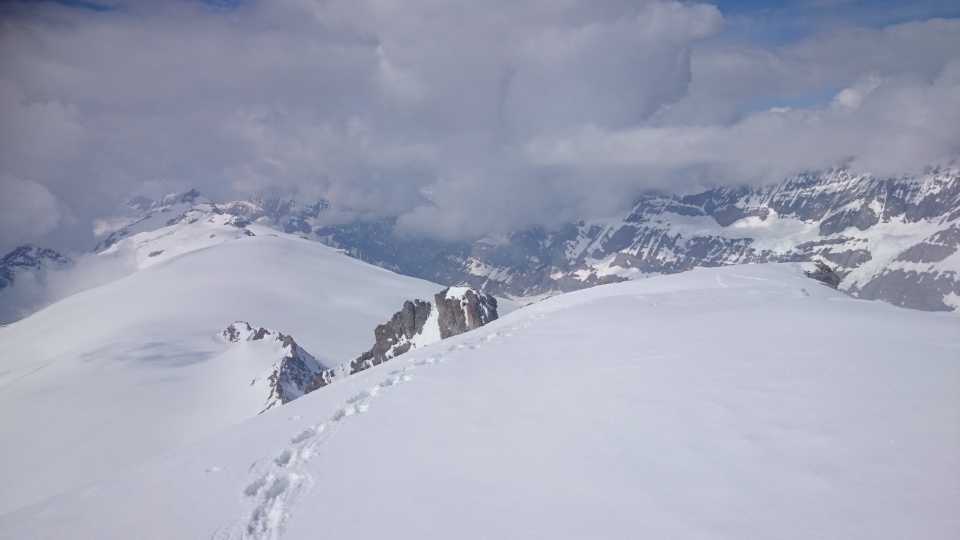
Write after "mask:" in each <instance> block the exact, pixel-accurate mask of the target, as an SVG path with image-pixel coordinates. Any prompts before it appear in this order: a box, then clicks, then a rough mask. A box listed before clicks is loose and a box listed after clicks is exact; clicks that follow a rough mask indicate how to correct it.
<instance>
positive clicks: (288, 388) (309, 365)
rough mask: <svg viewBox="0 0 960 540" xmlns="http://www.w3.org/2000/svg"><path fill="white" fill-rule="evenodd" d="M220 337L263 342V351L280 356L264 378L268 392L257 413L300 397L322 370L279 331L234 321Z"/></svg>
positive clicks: (258, 379)
mask: <svg viewBox="0 0 960 540" xmlns="http://www.w3.org/2000/svg"><path fill="white" fill-rule="evenodd" d="M220 335H221V336H222V337H223V338H224V339H225V340H227V341H229V342H231V343H242V342H249V341H261V340H262V341H263V344H262V346H263V348H265V349H266V351H264V352H266V353H268V354H270V353H272V354H273V355H275V356H276V355H277V354H278V353H279V354H280V355H282V357H281V358H280V360H278V361H277V362H276V363H275V364H274V365H273V367H272V368H271V370H270V374H269V375H268V376H267V377H266V379H265V381H266V383H267V387H268V388H269V392H270V393H269V395H268V396H267V398H266V402H265V403H264V406H263V410H261V411H260V412H263V411H266V410H268V409H271V408H273V407H275V406H277V405H283V404H284V403H288V402H290V401H293V400H295V399H297V398H298V397H300V396H302V395H303V394H304V393H305V390H306V387H307V385H308V384H310V382H311V381H313V379H314V377H316V375H317V373H319V372H320V371H322V370H323V369H324V366H323V365H322V364H320V362H317V359H316V358H314V357H313V356H312V355H310V353H308V352H307V351H305V350H303V348H302V347H300V346H299V345H297V342H296V341H294V340H293V337H292V336H285V335H283V334H281V333H280V332H273V331H270V330H267V329H266V328H253V327H252V326H250V323H247V322H244V321H237V322H235V323H233V324H231V325H230V326H228V327H227V328H226V329H225V330H223V332H220ZM278 343H279V345H278ZM261 380H263V379H262V378H261V377H258V378H256V379H254V380H253V382H252V383H251V384H250V385H251V386H257V385H258V383H260V382H261Z"/></svg>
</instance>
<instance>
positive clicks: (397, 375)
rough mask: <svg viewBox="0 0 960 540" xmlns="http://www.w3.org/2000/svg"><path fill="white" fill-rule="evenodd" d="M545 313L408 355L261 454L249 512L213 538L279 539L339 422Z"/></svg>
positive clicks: (245, 497)
mask: <svg viewBox="0 0 960 540" xmlns="http://www.w3.org/2000/svg"><path fill="white" fill-rule="evenodd" d="M544 317H545V315H544V314H538V315H533V316H531V317H528V318H526V319H523V320H522V321H519V322H517V323H516V324H514V325H513V326H510V327H507V328H505V329H503V330H499V331H496V332H492V333H488V334H484V335H482V336H479V337H476V338H474V339H472V340H469V341H466V342H463V343H458V344H456V345H451V346H449V347H447V348H446V350H444V351H443V352H441V353H440V354H437V355H434V356H430V357H428V358H424V359H419V360H418V359H416V358H411V359H409V360H407V362H408V364H409V365H407V366H404V367H402V368H400V369H396V370H393V371H390V372H388V373H387V378H386V379H383V380H382V381H381V382H380V383H378V384H376V385H374V386H370V387H368V388H367V389H366V390H363V391H362V392H360V393H358V394H357V395H355V396H353V397H351V398H350V399H347V400H346V401H345V402H344V403H343V405H341V406H340V407H338V408H337V410H336V411H335V412H334V413H333V415H332V416H330V417H329V418H328V419H326V420H324V421H322V422H319V423H317V424H314V425H313V426H311V427H309V428H307V429H304V430H302V431H300V432H299V433H297V434H295V435H293V436H292V437H291V438H290V439H289V442H288V443H287V445H286V446H285V447H284V448H283V449H282V450H280V451H279V452H276V453H273V454H271V455H269V456H266V457H264V458H261V459H259V460H257V461H255V462H254V463H253V464H252V465H251V466H250V477H251V480H250V481H249V482H248V483H247V486H246V488H244V490H243V491H242V492H241V495H240V498H241V500H242V501H243V503H244V505H245V506H246V507H247V511H246V512H245V514H244V516H243V517H241V518H240V519H238V520H237V521H236V522H234V523H233V524H231V525H228V526H226V527H222V528H220V529H219V530H218V531H217V532H216V533H214V535H213V537H212V540H279V539H280V538H282V536H283V531H284V527H283V524H284V522H285V521H286V520H287V519H288V518H290V517H291V515H292V514H291V509H292V507H293V506H294V505H295V504H296V502H297V501H298V500H299V499H300V497H301V496H303V495H304V494H306V493H307V492H309V491H310V489H311V488H312V487H313V478H312V477H311V476H310V474H309V473H307V471H306V470H305V465H306V463H307V462H308V461H310V459H311V458H313V457H314V456H317V455H319V453H320V452H319V450H318V448H319V447H320V446H321V445H322V444H323V443H324V442H325V441H326V440H327V439H329V438H330V437H332V436H333V434H334V433H335V432H336V431H337V429H338V428H339V427H340V425H342V424H343V422H346V421H348V419H349V418H351V417H353V416H356V415H358V414H363V413H365V412H367V411H368V410H370V405H371V403H372V402H373V401H374V400H375V399H376V398H377V397H378V396H380V395H381V394H382V393H383V392H384V391H385V390H387V389H389V388H390V387H392V386H396V385H398V384H401V383H404V382H407V381H409V380H410V379H411V378H412V376H411V375H410V372H411V371H413V370H415V369H418V368H420V367H423V366H427V365H430V364H435V363H442V362H446V361H447V358H446V357H447V356H448V355H449V354H451V353H457V352H460V351H462V350H464V349H467V350H469V349H476V348H478V347H480V345H481V344H482V343H486V342H488V341H491V340H494V339H497V338H499V337H509V336H511V335H513V334H512V332H514V331H516V330H519V329H520V328H525V327H527V326H530V325H531V324H533V323H534V322H536V321H538V320H540V319H543V318H544ZM348 380H349V379H348ZM321 391H322V390H321ZM294 418H299V416H298V417H294Z"/></svg>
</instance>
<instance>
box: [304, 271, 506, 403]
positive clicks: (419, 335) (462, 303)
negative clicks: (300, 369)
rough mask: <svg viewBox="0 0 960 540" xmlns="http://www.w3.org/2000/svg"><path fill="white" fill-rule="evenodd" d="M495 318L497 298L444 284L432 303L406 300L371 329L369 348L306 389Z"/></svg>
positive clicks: (316, 387)
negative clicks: (372, 341)
mask: <svg viewBox="0 0 960 540" xmlns="http://www.w3.org/2000/svg"><path fill="white" fill-rule="evenodd" d="M495 320H497V299H496V298H494V297H493V295H490V294H484V293H481V292H479V291H475V290H473V289H470V288H468V287H447V288H446V289H444V290H442V291H440V292H438V293H437V294H436V295H435V296H434V303H433V304H431V303H429V302H424V301H423V300H419V299H417V300H413V301H410V300H408V301H406V302H404V303H403V308H402V309H401V310H400V311H398V312H396V313H395V314H394V315H393V317H392V318H391V319H390V321H389V322H387V323H386V324H381V325H379V326H377V328H376V330H374V336H375V337H376V342H375V343H374V345H373V347H371V348H370V350H369V351H367V352H365V353H363V354H361V355H360V356H358V357H357V358H355V359H353V360H352V361H350V362H349V363H345V364H342V365H340V366H337V367H335V368H331V369H327V370H324V371H323V372H321V373H319V374H317V375H316V377H315V378H314V379H313V381H312V382H311V383H310V384H309V385H308V386H307V388H306V392H307V393H309V392H312V391H314V390H316V389H318V388H323V387H324V386H326V385H328V384H330V383H332V382H334V381H336V380H339V379H342V378H344V377H346V376H349V375H354V374H356V373H359V372H361V371H364V370H367V369H370V368H371V367H373V366H376V365H379V364H382V363H383V362H386V361H388V360H390V359H392V358H395V357H397V356H400V355H401V354H403V353H406V352H408V351H410V350H412V349H416V348H421V347H424V346H426V345H429V344H431V343H436V342H437V341H440V340H442V339H446V338H449V337H453V336H456V335H459V334H462V333H464V332H469V331H470V330H476V329H477V328H480V327H481V326H483V325H485V324H487V323H489V322H491V321H495Z"/></svg>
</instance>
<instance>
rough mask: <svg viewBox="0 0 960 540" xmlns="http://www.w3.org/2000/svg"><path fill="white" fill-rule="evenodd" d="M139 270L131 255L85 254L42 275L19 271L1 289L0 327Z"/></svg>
mask: <svg viewBox="0 0 960 540" xmlns="http://www.w3.org/2000/svg"><path fill="white" fill-rule="evenodd" d="M135 270H136V263H135V259H134V258H133V257H132V256H130V253H126V252H120V253H113V254H109V255H104V254H93V253H84V254H82V255H80V256H78V257H77V258H76V259H75V260H74V261H73V264H71V265H68V266H64V267H61V266H59V265H52V266H48V267H46V268H44V269H42V270H41V271H39V272H20V273H18V274H17V275H16V276H15V278H14V281H13V284H12V285H9V286H7V287H4V288H3V289H2V290H0V324H9V323H12V322H14V321H18V320H20V319H22V318H24V317H27V316H29V315H30V314H32V313H35V312H37V311H39V310H41V309H43V308H45V307H47V306H49V305H51V304H53V303H54V302H57V301H59V300H62V299H64V298H66V297H68V296H72V295H74V294H77V293H79V292H82V291H85V290H87V289H92V288H94V287H98V286H100V285H103V284H105V283H110V282H111V281H114V280H117V279H120V278H122V277H124V276H127V275H129V274H131V273H133V272H134V271H135Z"/></svg>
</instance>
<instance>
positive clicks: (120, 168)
mask: <svg viewBox="0 0 960 540" xmlns="http://www.w3.org/2000/svg"><path fill="white" fill-rule="evenodd" d="M215 4H217V3H205V2H201V1H194V0H183V1H179V2H162V3H156V2H145V1H121V0H115V1H111V2H104V3H103V5H102V7H104V8H109V9H103V10H94V9H89V6H88V7H83V6H66V5H61V4H57V3H54V2H41V3H38V2H22V3H18V2H8V3H4V4H3V6H2V7H0V116H2V117H3V118H4V119H5V120H6V121H5V122H3V123H0V174H3V175H5V176H3V180H2V181H0V189H2V191H3V193H2V195H3V196H2V197H0V204H2V205H3V206H2V212H0V214H2V215H0V219H2V220H3V225H4V226H3V227H0V251H6V250H8V249H9V248H10V247H12V246H13V245H15V244H16V243H20V242H24V241H34V242H39V243H43V244H45V245H51V246H52V247H55V248H58V249H68V250H69V249H80V250H86V249H89V247H90V246H91V245H92V244H93V243H94V242H93V224H94V222H95V221H96V220H97V219H101V218H103V217H105V216H107V215H109V214H111V213H112V212H113V210H114V208H115V205H116V203H117V202H118V201H119V200H120V199H122V198H123V197H125V196H130V195H135V194H144V195H148V196H151V197H157V196H162V195H163V194H165V193H167V192H170V191H176V190H182V189H186V188H191V187H196V188H198V189H199V190H200V191H201V192H203V193H204V194H206V195H208V196H210V197H211V198H213V199H215V200H228V199H233V198H246V197H248V196H250V195H251V194H254V193H257V192H259V191H260V190H263V189H264V188H268V187H275V188H281V189H285V190H294V191H296V192H298V193H300V194H302V195H303V196H304V197H306V198H314V197H323V198H325V199H327V200H329V201H330V203H331V208H330V209H329V212H327V215H328V216H329V217H330V219H331V220H338V221H345V220H351V219H357V218H377V217H399V224H400V228H401V230H404V231H406V232H408V233H411V234H418V235H431V236H445V237H468V236H472V235H479V234H483V233H486V232H495V231H498V230H506V229H511V228H517V227H527V226H531V225H546V226H550V225H552V224H556V223H559V222H561V221H566V220H571V219H578V218H581V217H590V216H596V215H602V214H605V213H610V212H614V211H617V210H618V209H620V208H622V207H623V206H624V205H626V204H629V202H630V200H631V199H632V198H633V197H635V196H636V195H637V194H639V193H640V192H642V191H644V190H647V189H651V188H654V189H663V190H668V191H689V190H693V189H696V188H698V187H700V186H705V185H711V186H712V185H724V184H729V185H735V184H742V183H763V182H771V181H777V180H779V179H781V178H782V177H783V176H786V175H789V174H793V173H796V172H799V171H802V170H807V169H815V168H824V167H830V166H834V165H838V164H848V165H850V166H851V167H854V168H855V169H857V170H861V171H863V172H870V173H874V174H879V175H900V174H903V173H909V172H916V171H919V170H921V169H922V168H923V167H925V166H928V165H936V164H938V163H945V162H948V161H949V160H951V159H954V158H956V157H957V156H958V155H960V127H958V126H960V50H958V49H957V47H956V43H958V42H960V20H957V19H931V20H927V21H912V22H907V23H903V24H898V25H893V26H888V27H885V28H879V29H871V28H840V29H832V30H829V31H827V30H824V31H822V32H819V33H815V34H814V35H811V36H809V37H807V38H804V39H801V40H798V41H795V42H791V43H788V44H786V45H777V46H768V45H764V44H762V43H749V42H737V41H736V39H735V37H736V36H729V35H725V34H724V16H723V14H722V13H721V11H720V10H719V9H718V8H716V7H715V6H713V5H710V4H707V3H704V4H680V3H677V2H659V1H651V2H643V3H629V4H624V3H621V2H617V1H613V0H611V1H601V2H586V1H572V2H566V3H562V4H558V3H554V2H536V1H530V2H521V3H517V2H506V1H503V2H499V1H495V2H489V1H485V2H479V1H476V2H459V3H456V4H436V3H433V2H426V1H419V0H415V1H412V2H405V3H403V5H402V6H401V5H398V4H394V3H388V2H382V1H379V0H359V1H357V0H352V1H346V0H342V1H341V0H333V1H330V2H324V3H312V2H302V1H294V0H276V1H271V2H255V1H243V2H238V3H236V5H230V6H227V7H223V6H222V3H220V4H221V5H220V7H217V5H215ZM741 16H742V15H741ZM718 37H720V38H723V39H717V38H718Z"/></svg>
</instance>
